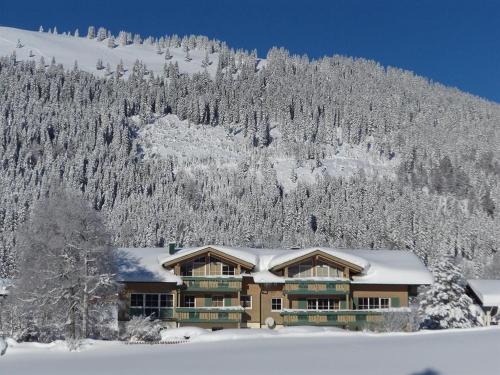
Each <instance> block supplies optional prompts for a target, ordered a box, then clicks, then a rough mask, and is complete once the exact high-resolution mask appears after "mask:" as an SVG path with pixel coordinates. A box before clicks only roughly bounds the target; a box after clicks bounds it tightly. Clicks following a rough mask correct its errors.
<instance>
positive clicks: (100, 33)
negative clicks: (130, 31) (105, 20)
mask: <svg viewBox="0 0 500 375" xmlns="http://www.w3.org/2000/svg"><path fill="white" fill-rule="evenodd" d="M107 37H108V34H107V32H106V29H105V28H104V27H99V29H98V30H97V41H98V42H102V41H103V40H104V39H106V38H107Z"/></svg>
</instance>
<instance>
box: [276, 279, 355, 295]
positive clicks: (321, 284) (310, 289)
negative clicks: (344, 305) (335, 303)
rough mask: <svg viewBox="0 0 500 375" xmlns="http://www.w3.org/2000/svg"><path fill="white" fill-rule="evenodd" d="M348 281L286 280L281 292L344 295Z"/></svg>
mask: <svg viewBox="0 0 500 375" xmlns="http://www.w3.org/2000/svg"><path fill="white" fill-rule="evenodd" d="M349 290H350V287H349V281H348V280H345V281H342V280H339V281H317V280H297V281H295V280H286V281H285V288H284V290H283V293H285V294H289V295H302V294H306V295H329V294H330V295H332V294H333V295H345V294H349Z"/></svg>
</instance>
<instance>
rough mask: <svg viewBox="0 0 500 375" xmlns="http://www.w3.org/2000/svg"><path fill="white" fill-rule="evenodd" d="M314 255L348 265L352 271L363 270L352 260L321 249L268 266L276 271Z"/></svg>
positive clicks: (341, 264) (344, 265)
mask: <svg viewBox="0 0 500 375" xmlns="http://www.w3.org/2000/svg"><path fill="white" fill-rule="evenodd" d="M315 256H318V257H321V258H323V259H325V260H327V261H330V262H332V263H336V264H338V265H340V266H343V267H348V268H349V269H350V270H351V271H353V272H361V271H363V267H361V266H359V265H357V264H354V263H352V262H349V261H347V260H345V259H342V258H341V257H338V256H335V255H332V254H329V253H327V252H325V251H323V250H321V249H316V250H312V251H311V252H308V253H306V254H302V255H298V256H297V257H295V258H292V259H288V260H287V261H285V262H283V263H279V264H276V265H274V266H273V267H271V268H270V270H271V271H278V270H281V269H283V268H285V267H287V266H290V265H292V264H295V263H300V262H301V261H303V260H306V259H309V258H311V257H315Z"/></svg>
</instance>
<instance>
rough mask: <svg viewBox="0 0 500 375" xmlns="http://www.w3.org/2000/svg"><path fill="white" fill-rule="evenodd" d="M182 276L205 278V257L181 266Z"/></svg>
mask: <svg viewBox="0 0 500 375" xmlns="http://www.w3.org/2000/svg"><path fill="white" fill-rule="evenodd" d="M181 276H205V257H201V258H197V259H195V260H193V261H189V262H186V263H184V264H183V265H181Z"/></svg>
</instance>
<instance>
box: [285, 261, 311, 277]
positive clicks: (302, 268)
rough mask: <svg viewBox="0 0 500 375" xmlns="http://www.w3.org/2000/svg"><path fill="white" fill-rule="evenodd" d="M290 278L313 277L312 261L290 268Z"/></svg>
mask: <svg viewBox="0 0 500 375" xmlns="http://www.w3.org/2000/svg"><path fill="white" fill-rule="evenodd" d="M288 276H289V277H312V261H311V260H308V261H305V262H302V263H299V264H296V265H294V266H291V267H289V268H288Z"/></svg>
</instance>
